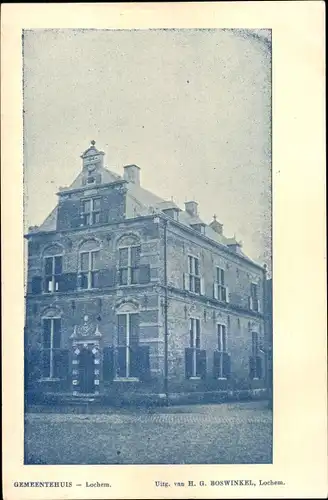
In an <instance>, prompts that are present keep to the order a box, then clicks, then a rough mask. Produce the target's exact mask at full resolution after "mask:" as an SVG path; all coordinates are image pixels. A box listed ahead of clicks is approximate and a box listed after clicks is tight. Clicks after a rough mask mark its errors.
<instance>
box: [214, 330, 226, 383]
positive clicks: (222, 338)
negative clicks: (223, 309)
mask: <svg viewBox="0 0 328 500" xmlns="http://www.w3.org/2000/svg"><path fill="white" fill-rule="evenodd" d="M216 332H217V341H218V349H217V350H218V353H219V355H220V365H219V366H220V373H219V376H218V377H217V378H218V379H219V380H227V377H226V376H224V373H223V371H224V370H223V359H224V355H225V354H226V353H228V328H227V325H226V324H224V323H217V325H216ZM220 346H221V347H223V349H220V348H219V347H220Z"/></svg>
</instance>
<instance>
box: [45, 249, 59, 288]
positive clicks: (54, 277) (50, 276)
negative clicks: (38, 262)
mask: <svg viewBox="0 0 328 500" xmlns="http://www.w3.org/2000/svg"><path fill="white" fill-rule="evenodd" d="M62 267H63V257H62V255H54V256H51V257H50V256H49V257H44V292H45V293H53V292H58V291H59V289H60V278H61V274H62Z"/></svg>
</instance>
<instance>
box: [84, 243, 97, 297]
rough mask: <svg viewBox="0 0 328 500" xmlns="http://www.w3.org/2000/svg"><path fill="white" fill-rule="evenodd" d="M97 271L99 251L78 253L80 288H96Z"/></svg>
mask: <svg viewBox="0 0 328 500" xmlns="http://www.w3.org/2000/svg"><path fill="white" fill-rule="evenodd" d="M98 270H99V250H89V251H81V252H80V273H79V274H80V288H84V289H88V288H96V287H97V276H98Z"/></svg>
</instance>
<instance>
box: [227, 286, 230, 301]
mask: <svg viewBox="0 0 328 500" xmlns="http://www.w3.org/2000/svg"><path fill="white" fill-rule="evenodd" d="M226 302H228V303H229V302H230V295H229V288H228V287H227V286H226Z"/></svg>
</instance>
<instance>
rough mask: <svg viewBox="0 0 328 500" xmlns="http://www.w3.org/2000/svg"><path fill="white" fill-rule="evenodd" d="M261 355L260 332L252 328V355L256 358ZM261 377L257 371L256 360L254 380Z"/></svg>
mask: <svg viewBox="0 0 328 500" xmlns="http://www.w3.org/2000/svg"><path fill="white" fill-rule="evenodd" d="M259 356H260V342H259V332H258V331H256V330H252V357H253V358H254V359H255V360H256V358H258V357H259ZM260 378H261V377H260V376H259V373H258V372H257V363H256V362H255V375H254V377H253V380H259V379H260Z"/></svg>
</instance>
